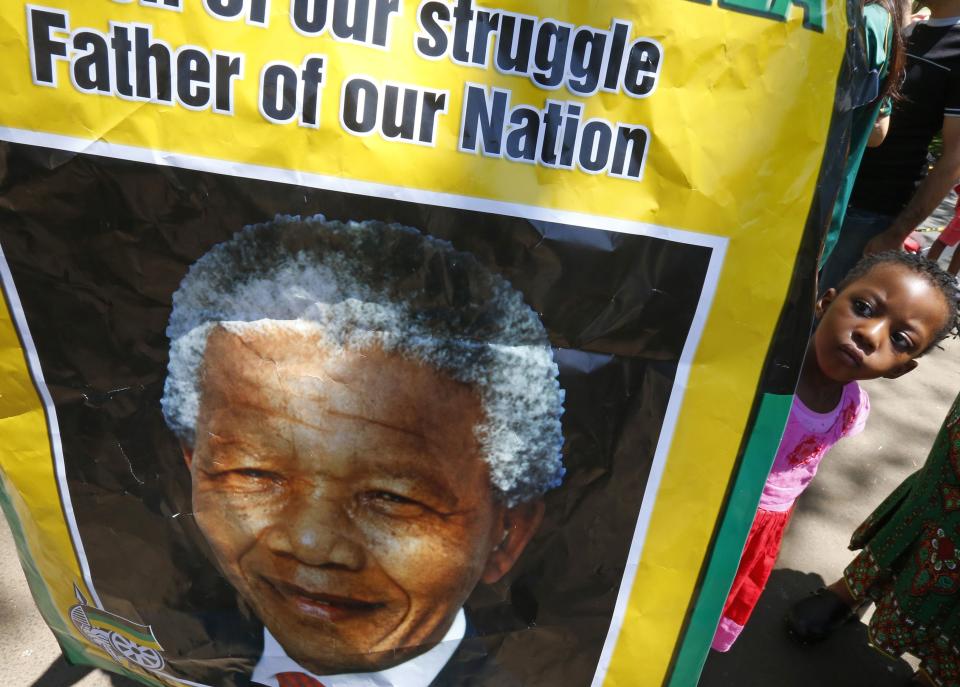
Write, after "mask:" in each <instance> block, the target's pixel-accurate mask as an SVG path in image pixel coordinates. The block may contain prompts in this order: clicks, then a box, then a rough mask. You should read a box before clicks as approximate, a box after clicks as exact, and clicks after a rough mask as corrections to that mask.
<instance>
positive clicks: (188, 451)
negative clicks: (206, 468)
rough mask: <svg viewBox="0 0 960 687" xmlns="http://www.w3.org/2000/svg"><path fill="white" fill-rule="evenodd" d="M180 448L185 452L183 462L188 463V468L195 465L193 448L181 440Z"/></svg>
mask: <svg viewBox="0 0 960 687" xmlns="http://www.w3.org/2000/svg"><path fill="white" fill-rule="evenodd" d="M180 450H181V451H182V452H183V462H184V463H186V464H187V470H190V469H191V468H192V467H193V448H191V447H190V446H187V445H186V444H185V443H183V442H182V441H181V442H180Z"/></svg>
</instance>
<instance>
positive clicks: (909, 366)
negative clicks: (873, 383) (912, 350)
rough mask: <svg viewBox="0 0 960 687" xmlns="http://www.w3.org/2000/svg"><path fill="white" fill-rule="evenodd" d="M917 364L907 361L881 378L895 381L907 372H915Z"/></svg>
mask: <svg viewBox="0 0 960 687" xmlns="http://www.w3.org/2000/svg"><path fill="white" fill-rule="evenodd" d="M919 364H920V363H918V362H917V361H916V360H908V361H907V362H905V363H904V364H903V365H900V366H898V367H896V368H895V369H893V370H891V371H890V372H888V373H887V374H885V375H883V377H884V379H896V378H897V377H902V376H903V375H905V374H907V373H908V372H910V371H912V370H916V369H917V365H919Z"/></svg>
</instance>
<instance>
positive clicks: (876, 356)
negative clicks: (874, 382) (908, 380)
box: [813, 263, 949, 383]
mask: <svg viewBox="0 0 960 687" xmlns="http://www.w3.org/2000/svg"><path fill="white" fill-rule="evenodd" d="M816 312H817V318H818V319H819V320H820V323H819V325H818V326H817V330H816V332H815V333H814V336H813V347H814V353H815V355H816V360H817V365H818V366H819V368H820V370H821V372H823V374H824V375H825V376H826V377H828V378H830V379H833V380H835V381H837V382H844V383H845V382H850V381H853V380H860V379H876V378H877V377H889V378H894V377H899V376H900V375H902V374H905V373H907V372H909V371H910V370H912V369H913V368H914V367H916V365H917V363H916V360H915V358H917V357H918V356H920V355H921V354H922V353H923V352H924V351H925V350H927V348H928V347H929V346H930V345H931V344H932V343H933V340H934V337H935V336H936V335H937V332H939V331H940V329H941V328H942V327H943V326H944V324H946V318H947V317H948V313H949V304H948V303H947V301H946V299H945V298H944V296H943V294H942V293H941V292H940V291H939V289H937V288H936V287H935V286H934V285H933V284H931V283H930V282H929V281H928V280H927V279H926V278H925V277H923V276H921V275H919V274H917V273H916V272H913V271H912V270H910V269H909V268H907V267H905V266H903V265H898V264H896V263H887V264H879V265H877V266H876V267H874V268H873V269H871V270H870V271H869V272H867V273H866V274H865V275H863V276H862V277H860V278H859V279H857V280H856V281H854V282H852V283H850V284H848V285H847V286H846V288H844V289H843V291H841V292H840V293H837V291H836V290H835V289H830V290H828V291H827V293H825V294H824V296H823V298H821V299H820V301H819V302H818V303H817V311H816Z"/></svg>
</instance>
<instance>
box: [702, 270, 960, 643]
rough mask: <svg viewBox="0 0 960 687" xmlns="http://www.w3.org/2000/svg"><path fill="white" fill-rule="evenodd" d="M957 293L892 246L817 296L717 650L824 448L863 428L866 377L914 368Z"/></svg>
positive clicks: (940, 331) (759, 578) (745, 615)
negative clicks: (800, 365) (786, 413)
mask: <svg viewBox="0 0 960 687" xmlns="http://www.w3.org/2000/svg"><path fill="white" fill-rule="evenodd" d="M957 298H958V295H957V289H956V283H955V281H954V279H953V277H952V276H951V275H950V274H948V273H946V272H945V271H944V270H942V269H940V268H939V267H937V265H936V264H935V263H933V262H930V261H929V260H927V259H925V258H923V257H921V256H918V255H910V254H908V253H900V252H888V253H879V254H876V255H871V256H869V257H867V258H864V259H863V260H861V261H860V262H859V263H858V264H857V266H856V267H854V268H853V269H852V270H851V271H850V273H849V274H848V275H847V277H846V279H844V281H843V282H842V283H841V284H840V286H839V287H838V288H837V289H829V290H828V291H827V292H826V293H825V294H824V295H823V298H821V299H820V300H819V301H818V302H817V305H816V311H815V313H816V318H817V325H816V329H815V330H814V333H813V336H812V337H811V338H810V343H809V345H808V347H807V355H806V358H805V359H804V364H803V369H802V371H801V373H800V379H799V381H798V384H797V393H796V397H795V398H794V401H793V406H792V407H791V409H790V416H789V418H788V420H787V425H786V429H785V430H784V434H783V439H782V441H781V443H780V448H779V449H778V451H777V455H776V458H775V459H774V463H773V468H772V469H771V471H770V474H769V476H768V477H767V481H766V484H765V485H764V488H763V494H762V496H761V497H760V507H759V509H758V510H757V515H756V517H755V519H754V521H753V526H752V527H751V528H750V533H749V535H748V536H747V542H746V546H745V548H744V552H743V556H742V557H741V559H740V567H739V569H738V570H737V575H736V578H735V579H734V582H733V587H732V588H731V590H730V593H729V595H728V597H727V601H726V603H725V604H724V609H723V616H722V617H721V619H720V624H719V626H718V627H717V632H716V635H715V636H714V638H713V644H712V647H713V649H715V650H716V651H727V650H728V649H730V647H731V646H732V645H733V643H734V641H736V639H737V637H738V636H739V634H740V632H741V631H742V630H743V626H744V625H745V624H746V622H747V620H748V619H749V617H750V614H751V612H752V611H753V608H754V606H755V605H756V603H757V600H758V599H759V598H760V593H761V592H762V591H763V588H764V586H766V583H767V579H768V578H769V576H770V573H771V571H772V570H773V565H774V563H775V562H776V559H777V554H778V553H779V551H780V544H781V542H782V540H783V533H784V529H785V528H786V525H787V521H788V520H789V518H790V513H791V511H792V509H793V504H794V502H795V501H796V499H797V497H798V496H800V494H801V493H802V492H803V490H804V489H806V488H807V485H809V484H810V481H811V480H812V479H813V477H814V475H816V473H817V467H818V466H819V464H820V460H821V459H822V458H823V456H824V454H825V453H826V452H827V451H828V450H829V449H830V447H831V446H833V445H834V444H835V443H837V441H839V440H840V439H842V438H843V437H847V436H852V435H854V434H857V433H859V432H861V431H862V430H863V427H864V424H865V423H866V420H867V414H868V413H869V411H870V402H869V400H868V399H867V394H866V392H865V391H864V390H863V389H861V388H860V385H859V384H857V381H858V380H864V379H876V378H878V377H887V378H891V379H892V378H896V377H899V376H901V375H904V374H906V373H907V372H909V371H910V370H912V369H914V368H915V367H916V366H917V358H919V357H920V356H922V355H923V354H924V353H926V352H927V351H928V350H930V348H932V347H933V346H935V345H936V344H937V343H939V342H940V341H941V340H942V339H943V338H944V337H945V336H946V335H947V334H948V333H949V332H950V330H951V329H952V327H953V326H954V323H955V322H956V318H957Z"/></svg>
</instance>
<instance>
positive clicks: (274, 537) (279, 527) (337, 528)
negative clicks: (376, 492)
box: [266, 491, 366, 571]
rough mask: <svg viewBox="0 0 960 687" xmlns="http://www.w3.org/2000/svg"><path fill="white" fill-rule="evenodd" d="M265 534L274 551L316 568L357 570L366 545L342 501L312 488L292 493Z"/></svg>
mask: <svg viewBox="0 0 960 687" xmlns="http://www.w3.org/2000/svg"><path fill="white" fill-rule="evenodd" d="M279 520H280V521H279V522H278V523H277V524H276V526H275V527H273V528H272V529H271V531H270V533H269V534H268V537H267V541H266V543H267V545H268V546H269V547H270V549H271V550H272V551H273V553H274V554H276V555H280V556H290V557H293V558H296V559H297V560H298V561H300V562H301V563H304V564H306V565H310V566H315V567H326V568H337V569H343V570H352V571H357V570H360V569H362V568H363V566H364V564H365V562H366V554H365V548H364V546H363V544H362V543H361V538H360V536H359V533H358V532H357V531H356V528H355V526H354V524H353V522H352V521H351V519H350V516H349V514H348V513H347V512H346V509H345V507H344V505H343V504H341V503H339V502H338V501H337V500H336V499H334V498H332V497H331V496H330V495H329V494H320V493H317V492H315V491H308V492H306V493H303V494H300V495H295V496H292V497H291V498H290V499H289V500H288V501H287V504H286V507H285V508H284V509H283V516H282V517H281V518H280V519H279Z"/></svg>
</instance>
